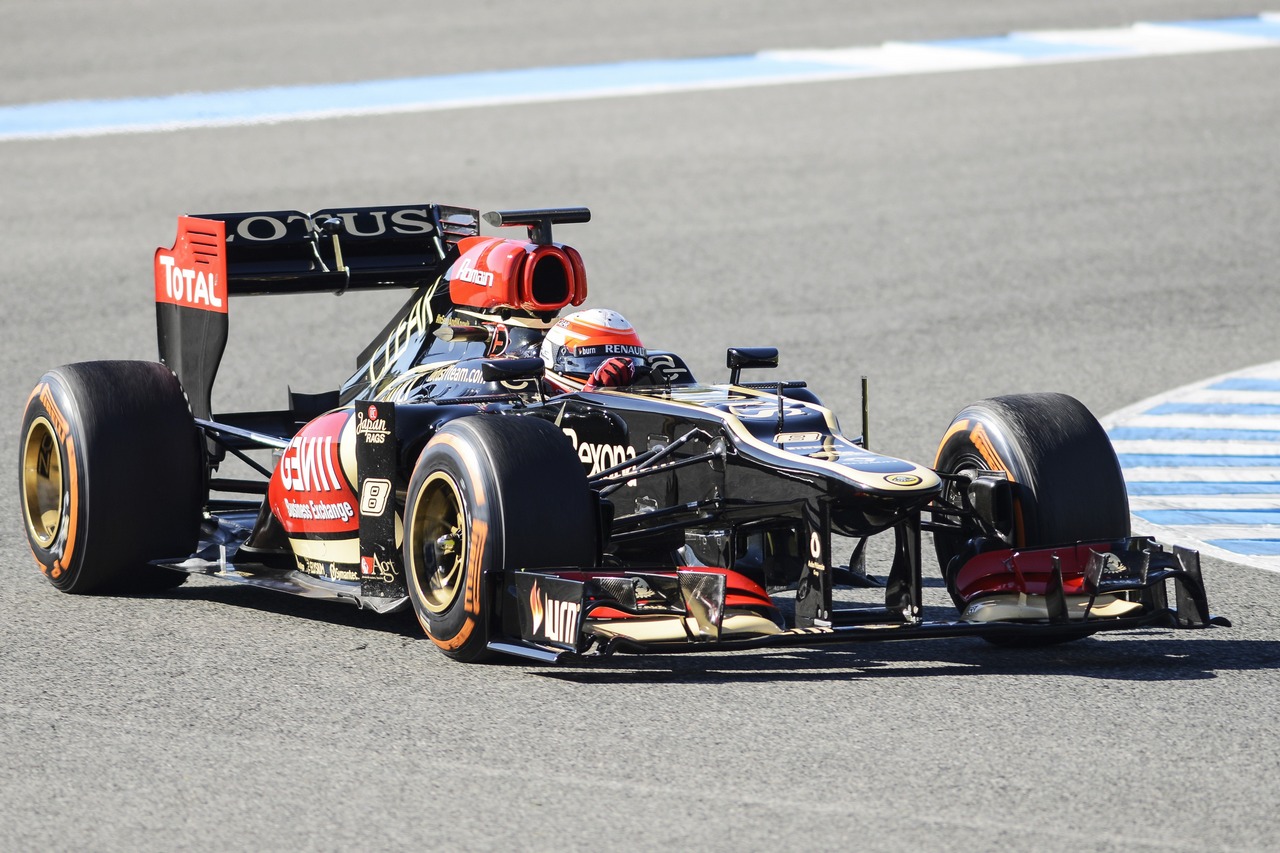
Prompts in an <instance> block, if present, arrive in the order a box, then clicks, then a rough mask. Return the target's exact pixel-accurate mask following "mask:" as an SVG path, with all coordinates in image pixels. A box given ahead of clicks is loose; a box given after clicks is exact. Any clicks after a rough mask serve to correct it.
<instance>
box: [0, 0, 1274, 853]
mask: <svg viewBox="0 0 1280 853" xmlns="http://www.w3.org/2000/svg"><path fill="white" fill-rule="evenodd" d="M4 7H5V8H4V11H3V18H4V27H3V31H4V35H3V40H4V49H3V50H0V105H4V104H20V103H34V102H39V101H45V100H53V99H63V98H76V97H125V96H142V95H162V94H169V93H174V92H181V91H192V90H221V89H231V88H245V87H258V86H265V85H290V84H298V83H310V82H334V81H348V80H363V79H377V78H386V77H397V76H419V75H425V74H439V73H446V72H449V71H474V70H484V69H490V68H522V67H533V66H545V65H568V64H577V63H586V62H605V61H620V60H625V59H645V58H653V57H696V56H718V55H728V54H735V53H746V52H754V51H757V50H763V49H770V48H805V47H839V46H846V45H875V44H879V43H881V42H884V41H887V40H913V39H941V38H958V37H964V36H986V35H998V34H1002V33H1005V32H1009V31H1014V30H1025V29H1034V28H1040V29H1045V28H1067V27H1106V26H1122V25H1126V24H1129V23H1132V22H1135V21H1160V20H1170V21H1172V20H1183V19H1189V18H1193V17H1207V16H1213V15H1239V14H1254V13H1256V12H1257V11H1260V10H1259V9H1241V8H1240V7H1239V6H1238V5H1237V4H1235V3H1230V2H1213V0H1205V1H1204V2H1161V0H1145V1H1142V2H1140V0H1128V2H1125V0H1120V2H1108V3H1101V2H1075V0H1071V2H1068V0H1052V1H1051V2H1038V3H1025V2H1010V1H1009V0H976V1H975V2H972V3H964V4H954V3H946V2H919V3H909V4H904V3H897V2H879V0H877V2H866V3H859V4H856V7H857V11H856V12H855V11H853V9H854V6H853V4H849V3H845V2H837V0H825V2H819V0H794V2H790V3H786V4H782V3H774V2H762V0H745V1H744V2H729V0H711V1H710V2H704V3H688V2H673V0H657V2H648V3H633V4H620V3H607V4H606V3H599V2H589V0H573V2H557V1H556V0H551V2H546V3H541V4H516V3H500V2H476V3H469V4H450V5H444V4H430V6H429V8H430V10H431V11H430V12H428V11H427V10H428V5H426V4H418V3H384V4H356V3H350V2H333V0H312V2H309V3H307V4H305V13H304V14H302V15H300V14H299V8H300V7H298V6H296V4H276V5H271V4H262V3H258V2H249V1H248V0H223V2H220V3H218V4H214V5H212V6H202V7H200V11H199V12H198V13H197V12H196V11H195V7H193V6H189V5H188V4H175V3H166V2H159V0H129V1H128V2H125V0H120V2H114V3H109V4H108V3H100V2H90V0H81V2H67V0H42V1H41V2H38V3H37V2H34V0H9V2H7V3H5V4H4ZM1277 80H1280V50H1257V51H1242V52H1238V53H1219V54H1204V55H1198V56H1174V57H1165V58H1152V59H1139V60H1128V61H1122V62H1100V63H1083V64H1067V65H1055V66H1052V67H1043V68H1022V69H1010V70H995V71H972V72H961V73H948V74H930V75H919V76H912V77H898V78H888V79H878V80H862V81H845V82H835V83H824V84H807V85H793V86H779V87H767V88H756V89H738V90H725V91H717V92H701V93H688V94H681V95H670V96H654V97H637V98H620V99H612V100H597V101H577V102H572V103H550V104H540V105H528V106H519V107H506V108H502V109H476V110H467V111H460V112H436V113H427V114H416V115H415V114H404V115H396V116H386V117H378V118H364V119H344V120H333V121H322V122H301V123H289V124H279V125H272V126H258V127H249V128H226V129H215V130H196V131H184V132H176V133H153V134H146V135H136V136H127V135H125V136H111V137H103V138H84V139H63V140H53V141H38V142H37V141H31V142H20V141H14V142H7V143H3V144H0V171H2V173H3V176H4V177H3V204H0V275H2V277H3V294H4V296H3V300H4V317H5V320H4V329H5V334H4V336H3V338H2V339H0V340H2V343H0V347H3V349H2V353H3V358H0V396H2V398H3V399H4V400H6V401H8V402H7V405H8V407H9V412H10V420H9V424H10V429H9V430H6V431H3V432H0V459H3V461H4V467H3V470H4V472H5V473H4V478H5V479H6V480H7V481H8V482H9V483H10V485H9V486H8V487H6V488H5V489H3V490H0V518H3V519H4V524H5V527H4V531H5V533H4V537H3V540H2V542H0V566H2V567H3V572H4V583H3V585H0V646H2V647H3V649H4V652H3V654H0V683H3V684H4V692H3V696H0V730H2V731H3V742H4V749H3V750H2V751H0V801H2V802H3V803H4V805H3V807H2V808H0V838H2V839H4V841H3V842H0V847H5V848H6V849H12V850H36V849H84V850H112V851H114V850H120V851H126V850H128V851H132V850H178V849H190V850H231V849H264V850H338V849H355V848H367V849H372V848H384V849H427V850H453V849H458V850H462V849H474V850H507V849H527V850H596V849H601V848H603V849H620V850H646V849H654V850H656V849H663V850H667V849H673V848H681V849H701V850H777V849H799V848H808V847H812V848H823V847H825V848H835V847H840V848H842V849H861V850H873V851H875V850H930V849H949V850H962V851H963V850H974V851H980V850H981V851H985V850H997V849H1007V850H1032V849H1034V850H1044V851H1068V850H1069V851H1085V850H1125V851H1138V850H1162V851H1164V850H1188V851H1190V850H1206V849H1208V850H1270V849H1276V847H1277V846H1278V845H1280V817H1278V816H1277V811H1276V805H1275V804H1276V802H1277V801H1278V800H1280V740H1277V737H1276V729H1277V723H1278V722H1280V719H1278V712H1277V704H1276V696H1277V690H1278V689H1280V677H1278V675H1277V667H1278V666H1280V622H1278V621H1277V617H1278V615H1280V576H1277V575H1275V574H1272V573H1268V572H1264V571H1260V570H1257V569H1252V568H1246V567H1243V566H1238V565H1233V564H1229V563H1224V562H1219V561H1216V560H1212V559H1210V560H1206V562H1205V576H1206V581H1207V584H1208V586H1209V592H1210V600H1211V605H1212V607H1213V610H1214V611H1215V612H1217V613H1221V614H1223V615H1227V616H1229V617H1230V618H1232V619H1233V620H1234V621H1235V623H1236V625H1235V627H1234V628H1231V629H1228V630H1212V631H1204V632H1196V633H1192V632H1180V633H1173V632H1168V631H1162V630H1151V631H1147V632H1143V633H1139V634H1133V635H1126V636H1115V637H1108V638H1098V639H1089V640H1084V641H1081V642H1077V643H1073V644H1068V645H1064V646H1060V647H1054V648H1049V649H1042V650H1030V651H1026V650H1022V651H1019V650H1009V649H999V648H995V647H992V646H989V645H987V644H985V643H983V642H981V641H979V640H951V641H934V642H932V643H925V642H910V643H902V644H886V645H874V644H869V645H863V646H858V647H852V648H848V649H846V650H835V651H833V650H826V651H812V652H810V651H804V650H800V651H788V652H775V653H767V654H742V655H737V654H735V655H720V656H697V657H694V656H689V657H674V658H649V659H639V658H615V659H611V660H609V661H606V662H603V663H599V664H594V665H589V666H573V667H567V668H546V667H538V666H533V665H525V664H521V663H514V664H505V665H494V666H462V665H458V664H454V663H450V662H448V661H447V660H445V659H444V658H443V657H442V656H441V655H439V654H437V653H436V652H435V650H434V648H433V646H432V645H431V644H430V643H429V642H428V641H427V640H426V639H425V638H423V637H422V636H421V634H420V631H419V629H418V628H417V626H416V624H414V623H413V622H412V619H411V618H408V617H390V618H386V617H383V618H379V617H376V616H374V615H371V614H367V613H363V612H359V611H356V610H354V609H347V608H345V607H343V606H340V605H336V604H323V603H312V602H306V601H301V600H294V599H289V598H285V597H277V596H273V595H272V594H270V593H266V592H261V591H254V590H242V589H238V588H226V587H222V586H215V585H213V584H211V583H208V582H204V581H201V580H198V579H197V580H195V581H193V582H192V583H190V584H188V585H187V586H185V587H182V588H180V589H178V590H176V591H174V592H172V593H168V594H165V595H162V596H156V597H138V598H116V597H72V596H67V595H63V594H60V593H58V592H56V591H54V590H53V588H52V587H51V586H50V585H49V584H48V583H46V582H45V581H44V579H43V578H41V577H40V575H39V574H38V572H37V571H36V569H35V567H34V565H33V561H32V559H31V556H30V554H28V553H27V549H26V545H25V544H24V542H23V537H22V533H21V524H20V514H19V510H18V507H17V502H16V489H15V488H14V485H13V484H14V483H15V482H16V480H17V473H16V470H15V469H16V459H17V431H18V429H17V428H18V422H19V416H20V411H21V407H22V404H23V401H24V400H25V399H26V394H27V393H28V390H29V389H30V387H31V386H32V384H33V383H34V382H35V380H36V379H37V378H38V377H39V375H40V374H41V373H42V372H43V371H44V370H45V369H47V368H49V367H52V366H54V365H56V364H60V363H64V362H70V361H79V360H86V359H95V358H154V356H155V336H154V323H153V311H152V307H151V282H150V264H151V253H152V251H153V249H154V247H156V246H158V245H161V244H164V245H166V246H167V245H169V244H170V242H171V241H172V238H173V234H174V227H175V221H176V217H177V216H178V215H179V214H181V213H188V212H203V211H215V210H216V211H224V210H225V211H234V210H262V209H278V208H295V209H302V210H307V209H318V208H321V207H324V206H329V205H359V204H378V203H402V202H416V201H440V202H448V203H454V204H463V205H470V206H474V207H478V208H480V209H482V210H489V209H494V208H499V207H506V208H517V207H533V206H542V205H559V204H586V205H589V206H590V207H591V208H592V211H593V214H594V221H593V222H592V223H591V224H589V225H581V226H561V227H560V228H558V229H557V238H558V239H561V240H564V241H566V242H568V243H571V244H572V245H575V246H576V247H578V248H579V249H580V250H581V251H582V253H583V255H584V256H585V258H586V262H587V267H588V270H589V273H590V277H591V290H592V297H591V299H590V303H589V304H591V305H594V306H608V307H612V308H615V309H617V310H620V311H622V312H623V313H624V314H625V315H626V316H627V317H628V318H629V319H630V320H631V321H632V322H633V323H634V324H635V325H636V326H637V327H638V328H639V329H640V331H641V333H642V335H643V337H644V339H645V341H646V343H648V344H649V345H650V346H654V347H662V348H669V349H674V350H677V351H680V352H682V353H683V354H684V355H685V356H686V358H687V359H688V361H689V362H690V364H691V365H692V367H693V368H694V371H695V373H697V374H699V375H700V376H701V377H702V378H705V379H720V378H722V377H723V375H724V373H725V371H724V367H723V363H724V362H723V357H724V356H723V353H724V347H725V346H727V345H735V344H737V345H760V344H776V345H777V346H779V347H780V348H781V351H782V365H783V366H782V368H781V370H780V373H782V374H786V377H787V378H803V379H806V380H808V381H809V383H810V385H811V387H813V388H814V389H815V390H816V391H817V392H818V393H819V394H820V395H821V396H822V397H823V399H824V401H825V402H827V403H828V404H830V405H831V406H832V407H833V408H835V410H836V411H837V412H840V413H843V414H844V418H845V420H846V421H847V422H848V423H849V425H850V426H851V427H852V431H854V432H856V426H853V425H854V424H856V421H857V407H858V391H857V387H858V376H859V375H861V374H864V373H865V374H867V375H868V376H869V377H870V380H871V389H872V403H871V410H872V417H871V430H870V435H871V442H872V446H873V447H875V448H877V449H879V450H882V451H884V452H888V453H893V454H896V455H901V456H906V457H909V458H916V459H922V460H924V461H929V460H931V459H932V455H933V451H934V448H935V446H936V442H937V440H938V438H939V437H940V435H941V432H942V430H943V429H944V428H945V426H946V425H947V423H948V421H949V419H950V418H951V416H952V415H953V414H954V413H955V412H956V411H958V410H959V409H960V408H962V407H963V406H964V405H966V404H967V403H969V402H971V401H973V400H975V399H979V398H982V397H986V396H990V395H993V394H1000V393H1010V392H1021V391H1037V390H1044V391H1050V390H1052V391H1063V392H1067V393H1070V394H1073V395H1075V396H1076V397H1078V398H1079V399H1080V400H1082V401H1083V402H1084V403H1085V404H1086V405H1087V406H1089V407H1090V408H1091V409H1092V410H1093V411H1094V412H1095V413H1098V414H1100V415H1101V414H1105V413H1108V412H1111V411H1115V410H1117V409H1120V408H1122V407H1124V406H1126V405H1129V404H1131V403H1133V402H1135V401H1138V400H1141V399H1145V398H1147V397H1150V396H1152V395H1153V394H1156V393H1159V392H1160V391H1163V390H1165V389H1168V388H1174V387H1179V386H1182V385H1185V384H1188V383H1191V382H1193V381H1197V380H1199V379H1202V378H1205V377H1209V376H1214V375H1218V374H1221V373H1225V372H1227V371H1231V370H1236V369H1240V368H1243V367H1246V366H1249V365H1253V364H1259V363H1263V362H1269V361H1274V360H1276V359H1277V358H1280V351H1278V350H1277V337H1276V331H1275V330H1276V321H1277V318H1278V317H1280V290H1278V289H1277V286H1276V285H1277V282H1276V270H1277V269H1280V240H1277V235H1278V234H1280V202H1278V201H1277V199H1280V177H1278V176H1280V172H1277V170H1276V168H1275V166H1276V140H1277V139H1280V89H1278V88H1277V86H1276V81H1277ZM400 298H401V297H400V296H399V295H393V296H390V297H387V298H383V295H381V294H379V295H373V296H369V297H367V298H355V297H343V298H342V301H340V302H339V301H335V298H334V297H332V296H321V297H303V298H298V299H290V300H284V299H280V298H262V299H259V300H241V301H240V302H238V303H237V304H236V305H235V307H234V308H233V311H234V316H233V320H232V330H231V343H230V346H229V348H228V354H227V357H226V359H225V361H224V364H223V368H222V372H221V374H220V377H219V382H218V385H217V387H216V388H215V396H214V404H215V408H217V409H220V410H224V411H226V410H240V409H244V408H248V407H251V406H264V407H268V406H271V407H273V406H278V405H281V404H282V403H283V401H284V400H285V389H286V387H287V386H290V385H292V387H293V388H295V389H297V390H304V391H318V390H323V389H324V388H326V387H329V386H332V385H333V383H335V382H337V381H338V380H339V379H340V378H341V377H343V376H345V374H346V372H347V371H348V370H349V369H350V367H351V364H352V361H353V356H354V354H355V352H356V351H357V350H358V348H359V347H361V346H362V345H363V344H364V343H365V342H366V341H367V340H368V339H369V338H370V337H372V335H373V334H374V333H375V332H376V331H377V330H378V329H379V328H380V327H381V324H382V322H383V320H384V319H385V317H386V316H387V314H388V313H389V312H390V310H391V309H392V306H393V305H394V304H396V303H397V302H398V301H399V300H400ZM779 378H782V377H779ZM926 544H927V543H926ZM935 578H936V576H935ZM934 583H935V584H937V585H935V586H933V587H931V588H930V589H929V590H927V591H926V592H927V593H928V595H929V596H930V599H929V601H930V602H931V603H932V604H936V605H939V607H940V606H941V604H942V599H943V598H945V593H944V592H943V591H942V590H941V588H940V582H939V581H936V580H935V581H934ZM936 612H937V613H939V614H940V613H941V612H942V611H941V610H938V611H936Z"/></svg>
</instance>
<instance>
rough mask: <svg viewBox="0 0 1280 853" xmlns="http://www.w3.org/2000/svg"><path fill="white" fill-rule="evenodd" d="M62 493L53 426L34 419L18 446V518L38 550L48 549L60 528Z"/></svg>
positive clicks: (60, 457) (43, 420) (56, 441)
mask: <svg viewBox="0 0 1280 853" xmlns="http://www.w3.org/2000/svg"><path fill="white" fill-rule="evenodd" d="M65 492H66V488H65V483H64V482H63V479H62V448H61V447H60V446H59V445H58V440H57V436H56V435H55V434H54V431H53V424H51V423H50V422H49V419H48V418H45V417H43V416H41V417H38V418H36V419H35V420H33V421H32V422H31V426H30V427H28V428H27V435H26V438H25V439H24V441H23V445H22V514H23V515H24V516H25V517H26V520H27V532H28V533H29V534H31V538H32V540H33V541H34V542H35V543H36V544H37V545H39V546H40V547H41V548H45V549H47V548H48V547H49V546H50V545H52V544H53V540H54V539H56V538H57V536H58V530H59V529H60V528H61V527H62V507H63V504H64V500H63V498H64V497H65Z"/></svg>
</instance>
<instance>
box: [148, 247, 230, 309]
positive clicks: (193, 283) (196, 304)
mask: <svg viewBox="0 0 1280 853" xmlns="http://www.w3.org/2000/svg"><path fill="white" fill-rule="evenodd" d="M157 260H158V261H159V262H160V265H161V266H162V267H164V293H165V296H166V297H167V301H169V302H174V303H176V304H178V305H189V306H191V307H193V308H214V309H218V310H224V308H223V301H222V293H221V290H220V288H221V285H220V284H219V282H218V276H217V275H216V274H215V273H213V272H209V273H206V272H204V271H203V270H194V269H185V268H183V267H179V266H177V265H176V264H175V262H174V257H173V256H172V255H160V256H159V257H158V258H157Z"/></svg>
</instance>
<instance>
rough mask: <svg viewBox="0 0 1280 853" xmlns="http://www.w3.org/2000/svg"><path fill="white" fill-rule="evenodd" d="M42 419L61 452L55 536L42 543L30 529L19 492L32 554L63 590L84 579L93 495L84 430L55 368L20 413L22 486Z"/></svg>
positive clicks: (45, 376) (57, 451) (24, 503)
mask: <svg viewBox="0 0 1280 853" xmlns="http://www.w3.org/2000/svg"><path fill="white" fill-rule="evenodd" d="M41 419H43V421H44V423H47V424H48V425H49V427H50V428H51V431H52V433H53V436H54V448H53V450H54V452H55V453H57V454H59V456H60V466H61V470H62V493H61V494H62V506H61V509H60V518H59V522H58V529H57V530H56V531H55V533H54V536H53V540H52V541H51V542H50V543H49V544H48V545H47V546H42V544H41V543H40V541H39V540H38V539H37V538H36V536H35V535H34V534H33V532H32V530H31V525H32V522H31V519H30V518H28V517H27V516H28V511H27V508H26V506H27V503H26V496H25V494H22V495H21V500H22V504H23V525H24V527H25V528H26V533H27V544H28V545H30V547H31V555H32V557H34V558H35V561H36V565H37V566H38V567H39V568H40V571H41V572H42V573H43V574H44V576H45V577H46V578H48V579H49V582H50V583H52V584H53V585H54V586H55V587H57V588H58V589H61V590H68V589H75V588H77V586H78V585H79V584H80V581H81V574H82V571H83V568H84V566H85V561H84V560H83V558H82V557H81V555H82V554H83V553H84V550H85V544H86V539H87V538H88V536H87V530H86V525H85V524H83V523H81V520H82V519H83V518H84V517H85V516H86V515H88V514H89V505H88V503H89V497H90V496H89V494H88V489H87V488H86V483H85V470H84V453H85V445H86V441H85V435H84V430H83V429H82V427H81V420H80V417H79V411H78V410H77V408H76V405H75V399H74V398H73V397H72V395H71V394H69V393H68V391H67V388H66V385H65V383H64V381H63V379H62V376H61V375H60V374H59V373H57V372H56V371H51V372H49V373H46V374H45V375H44V376H43V377H41V379H40V381H39V382H38V383H37V384H36V387H35V389H34V390H32V392H31V396H30V398H28V400H27V406H26V410H25V412H24V413H23V417H22V432H21V444H20V446H19V449H18V453H19V460H18V464H19V478H20V480H19V489H22V490H25V487H26V484H25V480H24V479H22V478H23V477H24V471H23V470H22V466H24V465H25V463H26V459H25V456H26V448H27V440H28V435H29V434H30V432H31V429H32V427H33V426H34V425H35V424H36V423H37V422H38V421H40V420H41Z"/></svg>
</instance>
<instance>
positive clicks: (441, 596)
mask: <svg viewBox="0 0 1280 853" xmlns="http://www.w3.org/2000/svg"><path fill="white" fill-rule="evenodd" d="M596 517H597V513H596V509H595V501H594V499H593V497H592V495H591V492H590V490H589V489H588V487H587V480H586V474H585V472H584V471H583V467H582V464H581V463H580V462H579V461H578V457H577V454H575V453H574V452H573V447H572V445H571V444H570V443H569V441H568V440H567V439H566V438H565V436H564V435H563V434H562V433H561V432H560V431H559V430H558V429H556V428H555V427H554V426H553V425H552V424H550V423H548V422H547V421H543V420H539V419H537V418H533V417H521V416H502V415H476V416H472V417H466V418H460V419H458V420H455V421H451V422H450V423H448V424H446V425H445V426H444V427H442V428H441V429H440V430H439V431H438V432H437V433H436V434H435V435H434V436H432V438H431V440H430V441H429V442H427V445H426V447H425V448H424V449H423V451H422V455H421V456H419V457H418V462H417V464H416V465H415V466H414V469H413V476H412V477H411V478H410V480H409V490H408V493H407V497H406V502H405V515H404V518H405V535H404V564H405V575H406V580H407V582H408V590H409V599H410V601H412V603H413V609H414V612H415V613H416V614H417V617H418V621H419V622H420V623H421V624H422V627H423V629H424V630H425V631H426V633H427V636H428V637H430V638H431V640H432V642H434V643H435V644H436V645H437V646H439V647H440V649H441V650H442V651H443V652H444V653H445V654H446V655H448V656H449V657H451V658H454V659H455V660H459V661H464V662H475V661H480V660H483V659H485V658H486V657H488V655H489V650H488V643H489V639H490V637H491V635H492V633H493V629H494V627H495V626H496V624H497V622H496V621H495V620H497V619H498V618H499V614H498V607H499V603H498V602H499V598H500V597H501V592H502V591H501V589H500V588H499V587H500V583H501V579H502V576H503V573H504V572H505V571H508V570H517V569H536V568H548V567H553V566H557V567H560V566H581V567H589V566H592V565H594V562H595V557H596V551H597V545H596V538H597V521H596Z"/></svg>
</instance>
